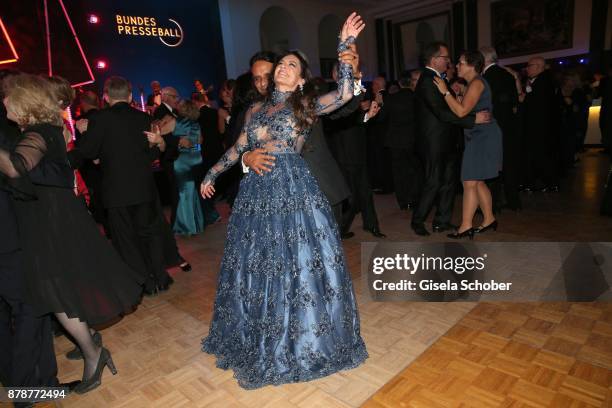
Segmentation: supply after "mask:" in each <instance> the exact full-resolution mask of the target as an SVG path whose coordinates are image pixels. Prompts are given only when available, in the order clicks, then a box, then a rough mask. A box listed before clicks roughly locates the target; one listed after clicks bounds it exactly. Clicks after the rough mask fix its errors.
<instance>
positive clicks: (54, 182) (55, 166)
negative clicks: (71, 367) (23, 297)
mask: <svg viewBox="0 0 612 408" xmlns="http://www.w3.org/2000/svg"><path fill="white" fill-rule="evenodd" d="M3 85H4V95H5V98H4V104H5V106H6V108H7V117H8V118H9V119H11V120H13V121H15V122H16V123H17V124H18V125H19V126H20V128H21V129H22V136H21V138H20V139H19V141H18V143H17V144H16V146H15V147H14V148H13V149H12V150H10V151H7V150H3V149H0V177H5V178H6V179H7V182H8V184H9V185H10V186H11V189H12V191H13V196H14V198H15V209H16V212H17V219H18V223H19V230H20V234H21V240H22V242H21V246H22V249H23V253H24V256H23V259H24V273H25V279H26V293H27V296H28V298H29V303H30V304H31V305H33V307H34V308H35V311H36V313H37V315H45V314H49V313H54V314H55V316H56V317H57V319H58V320H59V322H60V323H61V324H62V325H63V326H64V328H65V329H66V331H67V332H68V333H70V335H71V336H72V337H73V338H74V339H75V340H76V342H77V344H78V345H79V347H80V349H81V351H82V354H83V357H84V370H83V378H82V382H81V384H79V385H78V386H77V387H76V389H75V391H76V392H78V393H84V392H87V391H90V390H92V389H94V388H96V387H97V386H98V385H100V383H101V377H102V371H103V370H104V367H105V366H108V367H109V368H110V370H111V372H112V373H113V374H115V373H116V370H115V367H114V364H113V361H112V359H111V356H110V353H109V351H108V350H107V349H105V348H103V347H101V346H99V345H97V344H96V343H95V342H94V340H93V338H92V335H91V333H90V329H89V326H92V325H99V324H103V323H107V322H109V321H110V320H112V319H115V318H116V317H117V316H120V315H122V314H125V313H128V312H131V311H132V310H134V307H135V306H136V305H137V304H138V303H139V301H140V298H141V293H142V287H141V284H142V283H143V282H142V279H141V278H140V277H139V276H138V274H136V273H135V272H133V271H132V270H131V269H130V268H128V266H127V265H125V264H124V263H123V261H122V260H121V258H120V257H119V255H118V254H117V253H116V252H115V251H114V249H113V248H112V246H111V245H110V243H108V241H107V240H106V239H105V238H104V237H102V236H101V235H100V233H99V231H98V229H97V227H96V225H95V223H94V221H93V219H92V218H91V217H90V215H89V214H88V213H87V209H86V208H85V206H84V204H83V203H82V201H80V200H79V199H78V198H77V197H76V196H75V195H74V193H73V186H74V175H73V172H72V170H71V169H70V167H69V165H68V160H67V157H66V144H65V142H64V138H63V135H62V127H61V126H62V119H61V116H60V114H61V109H60V107H59V106H58V104H57V100H56V99H55V95H54V94H53V92H52V90H51V88H50V86H49V83H48V81H47V80H46V79H43V78H41V77H37V76H34V75H27V74H20V75H16V76H12V77H10V78H7V79H6V80H5V81H4V83H3ZM143 137H145V136H144V135H143Z"/></svg>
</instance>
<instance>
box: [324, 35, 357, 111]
mask: <svg viewBox="0 0 612 408" xmlns="http://www.w3.org/2000/svg"><path fill="white" fill-rule="evenodd" d="M354 41H355V38H354V37H349V39H348V40H347V43H340V44H339V45H338V52H341V49H346V48H348V45H349V44H352V43H353V42H354ZM337 84H338V87H337V89H336V90H334V91H331V92H328V93H326V94H325V95H321V96H320V97H318V98H317V102H316V113H317V115H325V114H327V113H330V112H333V111H335V110H336V109H338V108H340V107H341V106H342V105H344V104H346V103H347V102H348V101H350V100H351V98H352V97H353V90H354V89H353V86H354V85H353V68H352V67H351V65H350V64H346V63H344V62H340V63H339V64H338V81H337Z"/></svg>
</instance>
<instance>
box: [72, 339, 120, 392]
mask: <svg viewBox="0 0 612 408" xmlns="http://www.w3.org/2000/svg"><path fill="white" fill-rule="evenodd" d="M104 367H108V369H109V370H110V371H111V373H112V374H113V375H115V374H117V369H116V368H115V363H113V359H112V357H111V354H110V351H108V350H107V349H105V348H104V347H102V351H101V352H100V358H98V365H96V371H95V372H94V373H93V375H92V376H91V377H89V378H88V379H85V374H83V380H82V381H81V383H80V384H79V385H77V386H76V387H75V389H74V392H76V393H77V394H85V393H86V392H89V391H91V390H93V389H95V388H97V387H99V386H100V384H102V372H103V371H104Z"/></svg>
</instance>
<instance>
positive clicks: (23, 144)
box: [0, 132, 47, 179]
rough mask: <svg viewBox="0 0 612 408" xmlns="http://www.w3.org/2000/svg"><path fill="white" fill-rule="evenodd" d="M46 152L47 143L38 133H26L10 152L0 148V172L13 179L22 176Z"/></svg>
mask: <svg viewBox="0 0 612 408" xmlns="http://www.w3.org/2000/svg"><path fill="white" fill-rule="evenodd" d="M46 152H47V143H46V142H45V139H43V137H42V136H41V135H39V134H38V133H33V132H31V133H26V134H25V135H24V136H23V137H22V138H21V140H20V141H19V142H18V143H17V145H16V146H15V149H14V150H13V151H12V152H11V151H8V150H4V149H0V173H2V174H4V175H5V176H6V177H8V178H11V179H15V178H19V177H24V176H26V175H27V174H28V172H29V171H30V170H32V169H33V168H34V167H35V166H36V165H37V164H38V162H39V161H40V160H41V159H42V158H43V156H44V155H45V153H46Z"/></svg>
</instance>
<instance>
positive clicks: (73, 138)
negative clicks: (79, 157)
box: [66, 106, 76, 140]
mask: <svg viewBox="0 0 612 408" xmlns="http://www.w3.org/2000/svg"><path fill="white" fill-rule="evenodd" d="M66 114H67V116H68V130H70V134H71V135H72V140H76V137H75V135H74V121H73V120H72V110H71V109H70V106H69V107H67V108H66Z"/></svg>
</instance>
